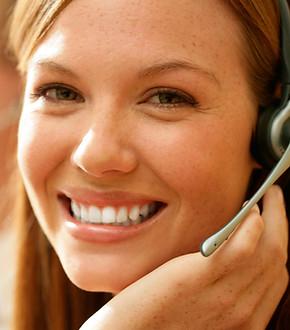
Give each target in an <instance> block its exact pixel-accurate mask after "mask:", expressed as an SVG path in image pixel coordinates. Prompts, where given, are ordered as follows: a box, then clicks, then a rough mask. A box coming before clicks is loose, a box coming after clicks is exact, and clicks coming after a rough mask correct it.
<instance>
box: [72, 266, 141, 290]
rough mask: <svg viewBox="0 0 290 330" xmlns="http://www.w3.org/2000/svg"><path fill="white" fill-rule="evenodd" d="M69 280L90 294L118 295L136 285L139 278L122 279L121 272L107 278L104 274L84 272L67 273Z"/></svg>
mask: <svg viewBox="0 0 290 330" xmlns="http://www.w3.org/2000/svg"><path fill="white" fill-rule="evenodd" d="M66 273H67V276H68V278H69V280H70V281H71V282H72V283H73V284H74V285H76V286H77V287H78V288H80V289H82V290H84V291H89V292H110V293H112V294H117V293H119V292H121V291H122V290H124V289H125V288H126V287H127V286H129V285H130V284H132V283H134V282H135V281H137V280H138V278H134V277H132V276H130V277H128V276H126V277H125V278H120V276H119V272H115V274H114V275H110V276H106V275H105V274H104V273H102V274H100V273H99V274H96V273H95V272H94V273H92V274H88V273H87V274H84V273H83V272H75V271H74V272H69V271H66Z"/></svg>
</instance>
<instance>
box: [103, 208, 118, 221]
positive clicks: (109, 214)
mask: <svg viewBox="0 0 290 330" xmlns="http://www.w3.org/2000/svg"><path fill="white" fill-rule="evenodd" d="M115 221H116V212H115V209H114V208H113V207H112V206H106V207H104V208H103V211H102V222H103V223H107V224H108V223H113V222H115Z"/></svg>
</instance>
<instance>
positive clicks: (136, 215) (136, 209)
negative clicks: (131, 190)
mask: <svg viewBox="0 0 290 330" xmlns="http://www.w3.org/2000/svg"><path fill="white" fill-rule="evenodd" d="M139 214H140V208H139V206H138V205H136V206H134V207H133V208H132V209H131V211H130V214H129V218H130V219H131V220H132V221H136V220H138V218H139Z"/></svg>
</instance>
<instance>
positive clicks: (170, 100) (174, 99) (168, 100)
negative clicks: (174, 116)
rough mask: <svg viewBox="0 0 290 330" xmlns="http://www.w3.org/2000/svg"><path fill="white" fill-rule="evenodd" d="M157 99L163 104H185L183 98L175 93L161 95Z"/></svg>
mask: <svg viewBox="0 0 290 330" xmlns="http://www.w3.org/2000/svg"><path fill="white" fill-rule="evenodd" d="M155 98H156V99H158V100H159V102H158V103H161V104H176V103H183V102H185V100H184V99H183V98H182V97H181V96H179V95H176V94H174V93H160V94H159V95H156V96H155Z"/></svg>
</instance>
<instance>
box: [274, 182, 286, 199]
mask: <svg viewBox="0 0 290 330" xmlns="http://www.w3.org/2000/svg"><path fill="white" fill-rule="evenodd" d="M273 190H274V192H275V194H276V196H277V197H278V198H280V200H281V201H283V202H284V195H283V191H282V189H281V187H280V186H278V185H273Z"/></svg>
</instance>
